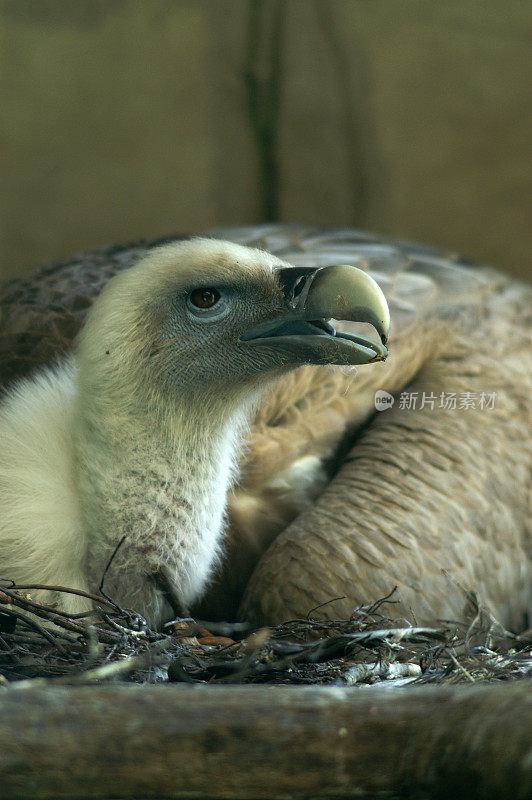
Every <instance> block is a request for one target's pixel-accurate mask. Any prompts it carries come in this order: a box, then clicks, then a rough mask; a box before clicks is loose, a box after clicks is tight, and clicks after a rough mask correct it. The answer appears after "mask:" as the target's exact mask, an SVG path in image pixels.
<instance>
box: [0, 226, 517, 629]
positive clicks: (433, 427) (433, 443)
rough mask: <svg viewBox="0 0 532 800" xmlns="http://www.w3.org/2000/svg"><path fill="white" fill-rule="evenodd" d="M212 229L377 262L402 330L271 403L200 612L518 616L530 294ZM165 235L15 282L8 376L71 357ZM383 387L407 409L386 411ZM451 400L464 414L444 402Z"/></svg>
mask: <svg viewBox="0 0 532 800" xmlns="http://www.w3.org/2000/svg"><path fill="white" fill-rule="evenodd" d="M216 235H217V236H219V237H220V238H224V239H230V240H234V241H238V242H240V243H242V244H249V245H252V246H259V247H264V248H266V249H268V250H271V251H272V252H274V253H275V254H277V255H279V256H280V257H281V258H283V259H284V260H286V261H288V262H289V263H292V264H294V265H296V266H314V265H332V264H340V263H350V264H354V265H356V266H359V267H360V266H362V267H363V268H368V269H369V270H370V272H371V273H372V274H373V275H374V277H375V278H376V279H377V281H378V282H379V283H380V285H381V287H382V288H383V290H384V292H385V294H386V296H387V299H388V302H389V305H390V311H391V316H392V336H391V345H390V358H389V359H388V360H387V362H386V363H385V364H376V365H374V366H371V367H368V368H364V369H360V370H359V371H358V373H357V374H355V372H354V371H353V370H343V369H342V368H330V367H311V366H309V367H303V368H301V369H300V370H298V371H297V372H295V373H292V374H290V375H288V376H287V377H285V378H283V379H282V380H281V381H280V382H279V383H278V384H276V386H275V388H274V389H273V391H272V392H271V393H270V394H269V396H268V397H267V398H266V399H265V401H264V402H263V403H262V405H261V408H260V409H259V412H258V414H257V416H256V418H255V420H254V422H253V425H252V428H251V435H250V437H249V445H248V448H247V450H246V451H245V452H244V454H243V457H242V463H241V477H240V480H239V483H238V486H237V487H236V489H235V490H234V491H233V492H231V494H230V496H229V498H228V500H229V502H228V505H229V519H230V529H229V533H228V543H227V557H226V562H225V565H224V567H223V570H222V572H221V574H220V575H219V577H218V578H217V580H216V581H215V582H214V584H213V586H212V587H211V589H210V590H209V592H208V594H207V596H206V597H205V599H204V601H203V602H202V604H201V607H200V608H199V612H200V613H202V614H203V615H209V616H222V617H223V616H225V617H230V616H234V615H235V614H236V613H237V611H238V607H239V604H240V602H241V600H242V597H243V601H242V604H241V607H240V612H239V613H240V614H241V615H243V616H245V617H248V618H253V619H254V620H258V621H262V622H268V623H276V622H279V621H282V620H284V619H287V618H289V617H293V616H300V615H305V614H306V613H307V612H308V610H309V609H311V608H313V607H314V606H317V605H318V604H321V603H326V602H327V601H329V600H331V599H332V598H334V597H339V596H344V597H345V599H343V600H339V601H337V602H335V603H333V604H331V605H330V606H326V607H324V608H323V609H322V610H321V613H322V614H323V615H335V616H336V615H340V614H349V613H350V611H351V609H352V608H353V606H354V605H357V604H360V603H363V602H367V601H369V600H372V599H375V598H377V597H378V596H380V595H383V594H386V593H388V592H389V591H390V590H391V589H392V588H393V586H395V585H397V586H398V589H399V596H400V598H401V599H402V603H401V604H400V605H398V606H395V614H396V615H397V616H407V615H408V616H411V613H412V612H413V613H414V615H415V617H416V618H417V619H418V621H420V622H422V621H433V620H434V619H435V618H437V617H454V618H457V617H463V616H464V615H465V614H466V613H467V597H466V594H465V593H464V591H463V589H465V590H473V591H475V592H476V593H477V595H478V596H479V598H480V599H482V600H485V601H486V602H488V603H489V604H490V605H491V606H492V609H493V611H494V612H495V613H496V614H498V615H499V616H500V617H501V619H502V620H503V621H504V622H505V623H507V624H512V625H516V626H517V625H519V624H520V622H521V620H522V615H523V613H524V612H525V610H526V609H527V607H529V604H530V602H531V577H532V533H531V531H530V527H529V526H530V522H529V518H530V490H529V485H530V447H529V437H528V430H529V421H530V420H529V416H528V408H529V405H530V401H529V398H530V392H531V388H532V387H531V385H530V383H531V382H530V373H529V363H530V353H531V335H530V297H531V292H530V289H529V288H528V287H526V286H524V285H522V284H518V283H516V282H513V281H511V280H510V279H507V278H505V277H504V276H502V275H500V274H499V273H497V272H495V271H491V270H487V269H483V268H478V267H473V266H469V265H467V264H465V263H464V262H462V261H460V260H459V259H456V258H452V257H449V256H443V255H441V254H440V253H438V252H436V251H434V250H432V249H430V248H421V247H415V246H411V245H402V244H397V243H393V242H392V243H390V242H387V241H385V240H381V239H377V238H376V237H370V236H366V235H364V234H359V233H356V232H353V231H334V230H333V231H316V230H310V229H302V228H297V227H283V226H274V227H266V228H260V229H259V228H256V229H253V228H246V229H236V230H232V231H228V230H224V231H220V232H217V234H216ZM153 244H154V243H153V242H148V243H145V244H140V245H132V246H124V247H116V248H112V249H102V250H97V251H91V252H89V253H83V254H81V255H79V256H77V257H75V258H73V259H70V260H67V261H62V262H58V263H57V264H55V265H52V266H50V267H47V268H45V269H43V270H40V271H39V272H38V273H34V274H32V275H29V276H27V277H23V278H19V279H15V280H12V281H10V282H8V283H7V284H5V286H4V288H3V290H2V293H1V295H0V356H1V359H0V363H1V364H2V373H1V375H0V382H1V383H3V384H4V385H7V384H8V383H10V382H11V381H12V379H13V378H15V377H17V376H19V375H23V374H27V373H29V372H31V371H32V370H33V369H34V368H35V367H36V366H37V365H38V364H41V363H49V362H50V361H52V360H53V359H54V358H55V357H56V356H57V355H59V354H60V353H62V352H64V351H65V350H68V348H69V347H70V344H71V342H72V339H73V337H74V335H75V333H76V332H77V330H78V329H79V327H80V326H81V324H82V322H83V319H84V317H85V314H86V311H87V309H88V308H89V307H90V305H91V303H92V301H93V299H94V298H95V297H96V296H97V295H98V293H99V291H100V289H101V287H102V286H103V284H104V283H105V282H106V281H107V280H108V279H109V278H110V277H111V276H112V275H113V274H114V273H116V272H118V271H120V270H121V269H124V268H125V267H127V266H129V265H130V264H132V263H133V262H134V261H135V260H137V258H138V257H139V256H140V255H142V254H143V253H144V252H145V251H146V250H147V249H148V248H149V247H150V246H152V245H153ZM157 244H159V242H157ZM348 325H349V324H348ZM379 389H382V390H385V391H387V392H390V393H391V394H394V395H395V396H396V401H395V405H394V406H393V408H392V409H390V410H387V411H384V412H382V413H377V414H375V406H374V395H375V391H376V390H379ZM402 391H408V392H409V393H417V406H418V407H417V408H416V409H415V410H407V409H405V408H402V407H401V406H402V405H403V404H404V403H403V402H402V401H401V397H400V393H401V392H402ZM423 393H425V407H424V408H422V409H420V408H419V406H420V404H421V400H422V398H423ZM442 393H443V401H442ZM450 393H454V394H455V397H456V401H457V408H456V409H455V410H453V409H447V408H440V405H441V403H442V402H444V401H445V400H447V401H449V398H450ZM467 393H470V394H469V395H468V394H467ZM493 393H496V398H495V402H494V404H493V407H490V406H491V403H489V402H488V407H484V408H480V407H479V405H481V404H484V403H485V402H486V401H488V399H489V396H490V395H493ZM481 398H484V400H482V399H481ZM451 402H452V400H451ZM471 402H474V404H475V406H476V407H475V408H471V407H467V408H466V407H463V408H460V405H463V406H467V405H468V404H469V405H471ZM246 587H247V588H246Z"/></svg>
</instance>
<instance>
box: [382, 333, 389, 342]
mask: <svg viewBox="0 0 532 800" xmlns="http://www.w3.org/2000/svg"><path fill="white" fill-rule="evenodd" d="M381 342H382V343H383V344H384V345H386V344H387V342H388V337H387V336H386V334H384V333H381Z"/></svg>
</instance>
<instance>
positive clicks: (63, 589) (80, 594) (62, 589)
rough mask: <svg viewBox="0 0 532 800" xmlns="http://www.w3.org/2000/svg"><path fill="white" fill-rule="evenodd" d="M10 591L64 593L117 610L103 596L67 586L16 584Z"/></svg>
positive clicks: (66, 615) (68, 615) (65, 613)
mask: <svg viewBox="0 0 532 800" xmlns="http://www.w3.org/2000/svg"><path fill="white" fill-rule="evenodd" d="M10 589H17V590H18V591H22V590H24V591H26V590H28V591H31V589H45V590H46V591H48V592H63V593H64V594H75V595H77V596H78V597H86V598H87V599H88V600H93V601H94V602H95V603H101V604H102V605H109V606H113V608H115V607H116V606H115V605H114V603H111V602H109V600H106V598H105V597H104V596H103V595H99V594H91V593H90V592H84V591H83V590H82V589H69V588H67V587H66V586H49V585H48V584H45V583H14V584H13V585H12V586H10ZM0 591H4V589H3V587H0ZM61 613H62V614H64V615H65V617H72V618H76V617H79V616H81V615H80V614H67V612H66V611H62V612H61Z"/></svg>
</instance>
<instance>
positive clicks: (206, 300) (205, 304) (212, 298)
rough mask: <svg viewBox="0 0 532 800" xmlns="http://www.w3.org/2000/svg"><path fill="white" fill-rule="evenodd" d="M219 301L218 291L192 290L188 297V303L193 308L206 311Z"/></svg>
mask: <svg viewBox="0 0 532 800" xmlns="http://www.w3.org/2000/svg"><path fill="white" fill-rule="evenodd" d="M219 299H220V292H219V291H218V289H194V291H193V292H191V293H190V295H189V301H190V303H191V304H192V305H193V306H194V307H195V308H201V309H207V308H212V307H213V306H215V305H216V303H217V302H218V300H219Z"/></svg>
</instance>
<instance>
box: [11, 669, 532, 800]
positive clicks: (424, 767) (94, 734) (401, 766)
mask: <svg viewBox="0 0 532 800" xmlns="http://www.w3.org/2000/svg"><path fill="white" fill-rule="evenodd" d="M26 685H27V684H26ZM530 688H531V684H530V682H528V681H522V682H519V683H515V684H507V685H500V684H499V685H493V684H492V685H490V686H479V687H420V688H417V689H411V688H410V689H407V690H402V689H395V690H390V689H388V690H381V689H378V688H371V689H368V688H366V689H358V690H353V689H344V688H334V687H323V688H321V687H309V688H299V687H287V686H282V687H275V686H231V687H215V686H204V685H202V686H197V685H195V686H188V685H179V686H171V685H170V686H169V685H165V686H151V687H150V686H135V685H132V686H123V685H121V686H111V687H110V686H100V687H79V688H55V687H49V686H44V687H35V688H34V687H31V688H23V687H21V688H18V687H17V686H11V687H6V688H4V689H2V690H1V691H0V720H1V723H0V797H1V798H2V799H4V798H6V799H7V798H17V800H22V798H32V799H33V800H44V798H54V800H59V799H60V798H99V800H102V798H106V797H112V798H132V797H135V798H148V797H149V798H154V797H158V798H178V797H203V798H232V799H233V800H238V799H239V798H269V797H294V798H296V797H305V796H306V797H309V796H311V797H312V796H314V797H318V796H319V797H334V796H336V797H338V796H341V797H345V798H348V797H369V796H373V795H374V793H378V792H384V793H387V794H386V795H385V796H394V795H395V793H398V792H404V791H409V792H412V791H417V792H422V793H426V794H427V795H429V796H430V797H442V798H443V797H445V798H449V797H453V800H456V798H460V797H464V798H465V797H467V798H468V800H473V798H482V799H483V800H488V798H491V797H493V798H497V800H504V799H505V798H508V800H520V799H522V800H525V798H530V797H532V693H531V691H530ZM388 793H389V794H388Z"/></svg>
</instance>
